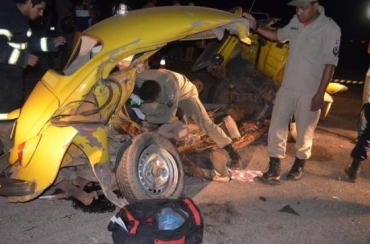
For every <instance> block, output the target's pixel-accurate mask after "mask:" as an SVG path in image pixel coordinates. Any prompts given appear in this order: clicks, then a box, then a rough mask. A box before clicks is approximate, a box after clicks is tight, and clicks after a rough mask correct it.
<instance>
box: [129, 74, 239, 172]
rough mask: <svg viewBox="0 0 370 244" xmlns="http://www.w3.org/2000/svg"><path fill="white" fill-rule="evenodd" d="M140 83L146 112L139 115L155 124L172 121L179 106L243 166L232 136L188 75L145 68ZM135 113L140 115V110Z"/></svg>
mask: <svg viewBox="0 0 370 244" xmlns="http://www.w3.org/2000/svg"><path fill="white" fill-rule="evenodd" d="M136 85H137V86H138V87H139V90H138V97H139V99H142V100H144V103H142V104H141V105H140V109H141V111H142V112H143V113H144V114H142V115H141V116H138V117H139V118H140V119H142V120H146V121H148V122H149V123H153V124H165V123H171V122H173V121H174V120H175V118H176V111H177V108H178V107H179V108H181V109H182V110H183V111H184V113H185V114H186V115H187V116H188V117H190V118H191V119H192V120H194V122H196V123H197V124H198V125H199V126H200V128H201V129H202V130H203V131H204V132H205V133H206V134H207V135H208V136H209V137H210V138H211V139H212V140H213V141H214V142H215V143H216V144H217V146H218V147H220V148H224V149H225V150H226V151H227V152H228V153H229V156H230V158H231V166H230V167H231V168H232V169H240V168H241V167H242V163H241V158H240V156H239V154H238V153H237V152H236V151H235V149H234V148H233V146H232V144H231V143H232V139H231V138H230V137H228V136H227V135H226V134H225V132H224V131H223V130H222V129H221V128H220V127H219V126H217V125H216V124H215V123H213V121H212V120H211V119H210V118H209V116H208V114H207V111H206V109H205V108H204V106H203V104H202V102H201V101H200V100H199V97H198V91H197V88H196V86H195V85H194V84H193V83H192V82H191V81H190V80H189V79H188V78H187V77H185V76H184V75H182V74H179V73H176V72H173V71H170V70H165V69H160V70H154V69H152V70H144V71H141V72H139V73H138V74H137V76H136ZM132 96H133V95H132ZM139 99H137V100H139ZM133 109H134V110H135V108H133ZM135 112H136V113H137V114H138V111H137V110H136V111H135Z"/></svg>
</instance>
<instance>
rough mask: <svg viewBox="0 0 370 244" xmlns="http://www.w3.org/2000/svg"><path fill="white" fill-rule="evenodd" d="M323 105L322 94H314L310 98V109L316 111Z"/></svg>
mask: <svg viewBox="0 0 370 244" xmlns="http://www.w3.org/2000/svg"><path fill="white" fill-rule="evenodd" d="M323 106H324V96H323V95H321V94H316V95H315V96H314V97H313V98H312V100H311V111H312V112H314V111H317V110H319V109H321V108H322V107H323Z"/></svg>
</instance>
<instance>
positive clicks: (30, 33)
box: [27, 29, 32, 37]
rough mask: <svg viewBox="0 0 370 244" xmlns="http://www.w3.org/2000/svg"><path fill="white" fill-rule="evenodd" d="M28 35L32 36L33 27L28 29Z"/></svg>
mask: <svg viewBox="0 0 370 244" xmlns="http://www.w3.org/2000/svg"><path fill="white" fill-rule="evenodd" d="M27 36H28V37H30V36H32V30H31V29H28V31H27Z"/></svg>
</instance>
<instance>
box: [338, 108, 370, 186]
mask: <svg viewBox="0 0 370 244" xmlns="http://www.w3.org/2000/svg"><path fill="white" fill-rule="evenodd" d="M362 112H363V113H364V115H365V116H364V117H365V119H366V127H365V129H364V131H363V132H362V134H361V135H360V136H359V137H358V141H357V143H356V145H355V147H354V148H353V149H352V152H351V157H352V158H353V161H352V163H351V164H349V165H348V166H347V167H346V168H345V170H344V172H345V173H346V175H347V176H348V178H349V180H350V181H352V182H355V181H356V180H357V178H358V175H359V173H360V169H361V166H362V164H363V162H364V161H365V160H366V159H367V157H368V155H369V152H370V103H365V104H364V105H363V106H362Z"/></svg>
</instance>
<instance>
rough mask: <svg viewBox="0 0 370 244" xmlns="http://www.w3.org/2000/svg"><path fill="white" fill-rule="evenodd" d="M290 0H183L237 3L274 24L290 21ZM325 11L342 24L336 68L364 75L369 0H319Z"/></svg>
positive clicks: (135, 3)
mask: <svg viewBox="0 0 370 244" xmlns="http://www.w3.org/2000/svg"><path fill="white" fill-rule="evenodd" d="M289 1H290V0H255V1H254V2H253V0H193V1H191V0H183V1H181V3H182V4H183V5H187V4H188V2H193V3H194V4H195V5H197V6H205V7H211V8H217V9H223V10H228V9H231V8H233V7H236V6H240V7H242V8H243V9H244V10H246V11H248V10H249V9H250V8H251V7H252V5H253V7H252V12H267V13H268V14H269V15H270V17H275V18H280V19H281V21H279V22H278V23H277V24H276V25H277V26H276V27H279V26H283V25H285V24H287V23H288V22H289V20H290V19H291V17H292V16H293V15H294V14H295V8H294V7H293V6H289V5H287V3H288V2H289ZM126 2H127V4H128V5H130V6H131V7H132V8H133V9H138V8H141V7H142V6H143V5H144V4H145V3H146V2H147V1H146V0H127V1H126ZM167 5H172V0H157V6H167ZM320 5H322V6H323V7H324V8H325V14H326V15H327V16H328V17H330V18H332V19H333V20H334V21H335V22H336V23H337V24H338V25H339V27H340V28H341V31H342V38H341V50H340V54H339V55H340V56H339V57H340V59H339V65H338V68H337V70H338V69H340V70H341V71H344V72H343V73H346V74H347V75H349V76H351V75H354V74H363V75H365V73H366V71H367V69H368V66H369V63H370V58H369V56H370V55H369V54H368V53H367V47H368V44H369V41H370V1H369V0H352V1H349V0H344V1H339V0H320Z"/></svg>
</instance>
